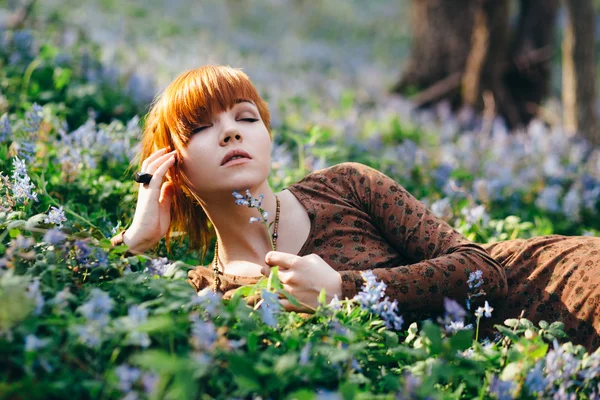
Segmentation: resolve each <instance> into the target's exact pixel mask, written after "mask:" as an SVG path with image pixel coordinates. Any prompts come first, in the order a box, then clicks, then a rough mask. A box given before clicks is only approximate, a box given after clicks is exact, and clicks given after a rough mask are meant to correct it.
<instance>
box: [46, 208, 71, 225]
mask: <svg viewBox="0 0 600 400" xmlns="http://www.w3.org/2000/svg"><path fill="white" fill-rule="evenodd" d="M66 220H67V217H65V212H64V211H63V208H62V206H60V207H59V208H56V207H54V206H53V207H52V208H51V209H50V212H49V213H48V216H47V217H46V219H44V222H45V223H46V224H55V225H57V226H59V227H60V226H62V223H63V222H65V221H66Z"/></svg>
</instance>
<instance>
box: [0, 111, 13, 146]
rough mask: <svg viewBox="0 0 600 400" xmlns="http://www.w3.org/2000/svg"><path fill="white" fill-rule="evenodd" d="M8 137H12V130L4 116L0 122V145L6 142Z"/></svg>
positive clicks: (6, 116) (6, 117)
mask: <svg viewBox="0 0 600 400" xmlns="http://www.w3.org/2000/svg"><path fill="white" fill-rule="evenodd" d="M10 137H12V128H11V126H10V122H9V121H8V115H5V116H4V118H2V120H0V143H2V142H6V141H7V140H8V139H9V138H10Z"/></svg>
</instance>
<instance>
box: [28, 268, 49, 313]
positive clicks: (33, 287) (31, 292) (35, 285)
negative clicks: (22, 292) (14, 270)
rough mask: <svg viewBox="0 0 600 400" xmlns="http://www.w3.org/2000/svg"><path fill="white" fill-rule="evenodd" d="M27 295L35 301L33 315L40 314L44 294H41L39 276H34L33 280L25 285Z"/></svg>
mask: <svg viewBox="0 0 600 400" xmlns="http://www.w3.org/2000/svg"><path fill="white" fill-rule="evenodd" d="M27 297H29V298H30V299H33V301H34V302H35V310H34V314H35V315H40V314H41V313H42V309H43V308H44V303H45V301H44V296H42V292H41V291H40V278H39V277H36V278H34V279H33V282H31V283H30V284H29V286H28V287H27Z"/></svg>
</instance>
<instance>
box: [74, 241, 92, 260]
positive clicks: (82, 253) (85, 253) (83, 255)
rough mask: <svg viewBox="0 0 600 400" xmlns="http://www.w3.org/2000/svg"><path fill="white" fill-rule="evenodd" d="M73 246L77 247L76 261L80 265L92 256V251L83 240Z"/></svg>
mask: <svg viewBox="0 0 600 400" xmlns="http://www.w3.org/2000/svg"><path fill="white" fill-rule="evenodd" d="M73 245H74V246H75V259H76V260H77V261H78V262H80V263H85V262H86V261H87V259H88V257H89V256H90V255H91V254H92V249H91V248H90V246H89V245H88V244H87V243H86V242H84V241H83V240H77V241H75V243H73Z"/></svg>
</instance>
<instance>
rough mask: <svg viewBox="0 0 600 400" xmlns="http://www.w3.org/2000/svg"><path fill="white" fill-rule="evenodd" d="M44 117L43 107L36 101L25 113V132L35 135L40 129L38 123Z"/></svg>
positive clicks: (40, 122) (39, 123)
mask: <svg viewBox="0 0 600 400" xmlns="http://www.w3.org/2000/svg"><path fill="white" fill-rule="evenodd" d="M43 119H44V109H43V108H42V106H40V105H39V104H37V103H33V106H32V107H31V110H29V111H27V112H26V113H25V128H24V130H25V131H26V132H29V133H32V134H34V135H35V136H37V133H38V132H39V130H40V125H41V124H42V120H43Z"/></svg>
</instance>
